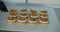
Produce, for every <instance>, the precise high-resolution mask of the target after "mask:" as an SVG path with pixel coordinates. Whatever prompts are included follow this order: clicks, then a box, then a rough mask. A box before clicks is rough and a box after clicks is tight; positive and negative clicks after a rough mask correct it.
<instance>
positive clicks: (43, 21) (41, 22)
mask: <svg viewBox="0 0 60 32" xmlns="http://www.w3.org/2000/svg"><path fill="white" fill-rule="evenodd" d="M40 23H48V21H46V22H44V21H41V20H40Z"/></svg>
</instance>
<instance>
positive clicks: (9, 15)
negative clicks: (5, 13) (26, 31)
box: [9, 15, 17, 17]
mask: <svg viewBox="0 0 60 32" xmlns="http://www.w3.org/2000/svg"><path fill="white" fill-rule="evenodd" d="M9 17H17V15H16V16H12V15H9Z"/></svg>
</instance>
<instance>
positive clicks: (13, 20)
mask: <svg viewBox="0 0 60 32" xmlns="http://www.w3.org/2000/svg"><path fill="white" fill-rule="evenodd" d="M7 21H8V22H15V21H16V18H13V17H8V18H7Z"/></svg>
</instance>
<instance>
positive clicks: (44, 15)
mask: <svg viewBox="0 0 60 32" xmlns="http://www.w3.org/2000/svg"><path fill="white" fill-rule="evenodd" d="M40 16H43V17H48V14H46V13H43V14H40Z"/></svg>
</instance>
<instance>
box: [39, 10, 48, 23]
mask: <svg viewBox="0 0 60 32" xmlns="http://www.w3.org/2000/svg"><path fill="white" fill-rule="evenodd" d="M40 23H43V24H47V23H48V13H47V11H46V10H41V13H40Z"/></svg>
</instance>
